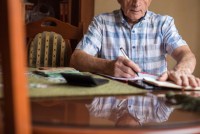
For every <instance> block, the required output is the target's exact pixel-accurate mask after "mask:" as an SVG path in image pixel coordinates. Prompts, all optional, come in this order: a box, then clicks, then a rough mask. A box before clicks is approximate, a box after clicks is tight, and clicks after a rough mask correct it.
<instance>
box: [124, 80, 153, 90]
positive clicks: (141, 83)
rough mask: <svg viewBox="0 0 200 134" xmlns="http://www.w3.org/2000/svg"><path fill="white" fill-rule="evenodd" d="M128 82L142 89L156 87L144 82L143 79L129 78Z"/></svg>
mask: <svg viewBox="0 0 200 134" xmlns="http://www.w3.org/2000/svg"><path fill="white" fill-rule="evenodd" d="M128 84H129V85H133V86H135V87H139V88H142V89H147V90H153V89H155V86H153V85H150V84H148V83H146V82H144V81H143V80H129V81H128Z"/></svg>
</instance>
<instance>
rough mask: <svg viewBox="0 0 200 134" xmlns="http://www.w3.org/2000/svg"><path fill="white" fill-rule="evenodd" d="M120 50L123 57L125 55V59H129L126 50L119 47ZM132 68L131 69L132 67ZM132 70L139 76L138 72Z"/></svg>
mask: <svg viewBox="0 0 200 134" xmlns="http://www.w3.org/2000/svg"><path fill="white" fill-rule="evenodd" d="M120 50H121V52H122V54H123V55H124V57H126V59H128V60H130V59H129V58H128V56H127V55H126V52H125V51H124V49H123V48H122V47H120ZM132 70H133V69H132ZM133 72H134V73H135V74H136V75H137V76H139V74H138V72H136V71H135V70H133Z"/></svg>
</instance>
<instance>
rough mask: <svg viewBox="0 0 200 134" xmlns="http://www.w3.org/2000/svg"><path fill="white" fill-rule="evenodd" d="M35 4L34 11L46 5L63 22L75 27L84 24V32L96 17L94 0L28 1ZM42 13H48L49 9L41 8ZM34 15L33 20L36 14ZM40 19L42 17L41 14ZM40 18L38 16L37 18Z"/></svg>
mask: <svg viewBox="0 0 200 134" xmlns="http://www.w3.org/2000/svg"><path fill="white" fill-rule="evenodd" d="M28 2H30V3H33V5H34V6H33V9H36V7H38V6H39V5H42V4H43V5H46V6H48V7H49V9H51V11H52V10H53V13H51V12H50V13H49V14H47V15H51V14H53V16H54V17H55V18H57V19H60V20H62V21H66V22H69V23H71V24H73V25H75V26H78V24H79V23H80V22H82V23H83V24H84V31H85V30H86V29H87V26H88V25H89V24H90V22H91V20H92V18H93V15H94V0H28ZM39 10H41V12H44V13H45V12H48V11H47V10H48V9H45V8H41V9H39ZM31 14H32V18H33V17H34V14H33V13H31ZM39 15H40V16H39V17H41V16H42V15H41V14H40V13H39ZM44 15H45V14H44ZM37 17H38V16H37Z"/></svg>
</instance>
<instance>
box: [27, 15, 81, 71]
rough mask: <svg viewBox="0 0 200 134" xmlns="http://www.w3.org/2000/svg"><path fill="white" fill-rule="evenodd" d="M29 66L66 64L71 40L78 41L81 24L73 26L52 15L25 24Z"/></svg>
mask: <svg viewBox="0 0 200 134" xmlns="http://www.w3.org/2000/svg"><path fill="white" fill-rule="evenodd" d="M26 36H27V39H28V66H29V67H59V66H68V65H69V61H70V57H71V54H72V46H71V43H70V42H71V40H76V41H79V40H80V39H81V38H82V36H83V26H82V24H80V25H79V27H76V26H73V25H71V24H69V23H65V22H62V21H60V20H57V19H55V18H52V17H45V18H43V19H41V20H39V21H35V22H31V23H28V24H27V25H26Z"/></svg>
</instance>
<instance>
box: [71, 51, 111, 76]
mask: <svg viewBox="0 0 200 134" xmlns="http://www.w3.org/2000/svg"><path fill="white" fill-rule="evenodd" d="M110 64H111V61H110V60H105V59H101V58H97V57H94V56H91V55H89V54H87V53H85V52H83V51H81V50H75V51H74V53H73V55H72V57H71V60H70V66H71V67H73V68H75V69H77V70H80V71H87V72H94V73H97V72H98V73H103V74H110V72H109V71H110V67H109V66H110Z"/></svg>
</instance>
